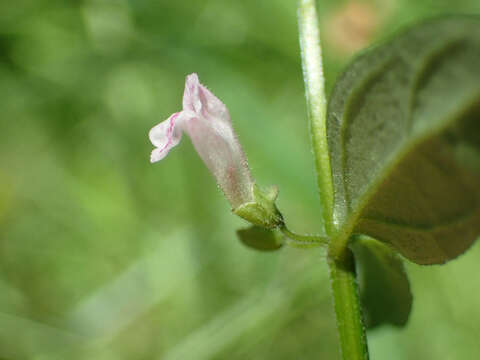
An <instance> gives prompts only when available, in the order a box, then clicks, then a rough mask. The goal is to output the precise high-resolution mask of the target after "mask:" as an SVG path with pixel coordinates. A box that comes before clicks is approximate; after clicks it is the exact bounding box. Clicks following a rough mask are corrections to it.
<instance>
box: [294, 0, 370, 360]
mask: <svg viewBox="0 0 480 360" xmlns="http://www.w3.org/2000/svg"><path fill="white" fill-rule="evenodd" d="M298 22H299V30H300V46H301V49H302V67H303V76H304V79H305V93H306V96H307V106H308V116H309V119H310V133H311V137H312V147H313V152H314V154H315V166H316V170H317V182H318V189H319V192H320V197H321V200H322V206H323V219H324V223H325V230H326V232H327V234H328V236H329V237H330V238H331V239H332V240H331V241H330V244H329V252H328V253H329V256H328V265H329V268H330V278H331V285H332V292H333V299H334V305H335V314H336V318H337V328H338V333H339V338H340V348H341V353H342V356H343V359H344V360H367V359H368V348H367V341H366V335H365V328H364V326H363V321H362V312H361V306H360V300H359V297H358V291H357V283H356V277H355V263H354V258H353V254H352V253H351V252H350V250H349V249H348V248H347V247H346V240H348V237H349V234H338V233H337V229H335V222H334V216H333V215H334V214H333V204H334V192H333V182H332V172H331V168H330V158H329V151H328V142H327V101H326V96H325V85H324V84H325V80H324V75H323V64H322V51H321V47H320V30H319V25H318V15H317V9H316V2H315V0H300V5H299V10H298ZM335 239H337V240H340V241H341V243H339V244H337V243H338V241H335ZM332 255H333V256H332Z"/></svg>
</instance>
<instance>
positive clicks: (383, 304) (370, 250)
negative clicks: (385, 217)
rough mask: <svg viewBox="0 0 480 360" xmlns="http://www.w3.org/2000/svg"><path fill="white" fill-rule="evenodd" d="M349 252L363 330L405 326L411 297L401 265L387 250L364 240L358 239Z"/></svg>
mask: <svg viewBox="0 0 480 360" xmlns="http://www.w3.org/2000/svg"><path fill="white" fill-rule="evenodd" d="M352 250H353V253H354V255H355V264H356V270H357V279H358V286H359V291H360V299H361V302H362V305H363V307H364V318H365V323H366V326H367V327H368V328H374V327H376V326H379V325H382V324H392V325H395V326H404V325H405V324H406V323H407V320H408V316H409V314H410V311H411V309H412V294H411V292H410V285H409V282H408V277H407V274H406V273H405V270H404V268H403V261H402V260H401V259H400V257H399V256H398V255H397V254H395V252H393V251H392V250H391V249H390V248H389V247H388V246H386V245H383V244H382V243H380V242H379V241H377V240H375V239H372V238H370V237H367V236H359V237H357V238H356V239H355V241H354V242H353V244H352Z"/></svg>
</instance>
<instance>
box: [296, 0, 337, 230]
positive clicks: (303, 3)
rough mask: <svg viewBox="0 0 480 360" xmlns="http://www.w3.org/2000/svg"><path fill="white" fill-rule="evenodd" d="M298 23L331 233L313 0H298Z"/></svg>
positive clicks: (322, 89)
mask: <svg viewBox="0 0 480 360" xmlns="http://www.w3.org/2000/svg"><path fill="white" fill-rule="evenodd" d="M298 24H299V31H300V47H301V49H302V68H303V78H304V81H305V94H306V98H307V111H308V117H309V120H310V136H311V141H312V147H313V153H314V155H315V167H316V170H317V171H316V173H317V184H318V189H319V192H320V197H321V200H322V205H323V207H322V210H323V219H324V223H325V227H326V230H327V233H331V232H333V221H332V219H333V214H332V209H333V184H332V176H331V169H330V159H329V156H328V144H327V127H326V118H327V99H326V95H325V79H324V76H323V64H322V51H321V47H320V33H319V27H318V19H317V9H316V4H315V1H314V0H300V6H299V9H298Z"/></svg>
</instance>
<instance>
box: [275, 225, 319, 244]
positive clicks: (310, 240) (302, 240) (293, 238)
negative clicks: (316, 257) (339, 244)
mask: <svg viewBox="0 0 480 360" xmlns="http://www.w3.org/2000/svg"><path fill="white" fill-rule="evenodd" d="M280 230H281V231H282V233H283V234H284V235H285V236H286V237H287V245H290V246H292V247H298V248H312V247H318V246H327V245H328V238H327V237H326V236H320V235H300V234H296V233H293V232H291V231H290V230H288V229H287V227H285V226H282V227H280Z"/></svg>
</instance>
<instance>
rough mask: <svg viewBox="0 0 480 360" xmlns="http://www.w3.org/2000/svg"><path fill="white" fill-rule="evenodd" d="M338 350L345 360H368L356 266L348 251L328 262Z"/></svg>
mask: <svg viewBox="0 0 480 360" xmlns="http://www.w3.org/2000/svg"><path fill="white" fill-rule="evenodd" d="M328 266H329V269H330V279H331V284H332V292H333V299H334V304H335V314H336V317H337V329H338V334H339V337H340V349H341V353H342V358H343V359H344V360H368V346H367V339H366V335H365V327H364V325H363V321H362V312H361V308H360V299H359V297H358V289H357V281H356V277H355V263H354V258H353V254H352V252H351V251H350V250H348V249H347V251H345V252H344V255H343V256H342V257H340V258H337V259H332V258H329V259H328Z"/></svg>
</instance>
